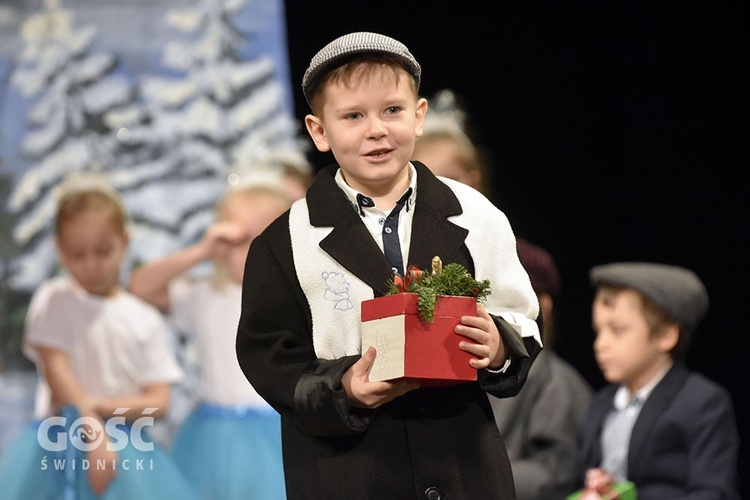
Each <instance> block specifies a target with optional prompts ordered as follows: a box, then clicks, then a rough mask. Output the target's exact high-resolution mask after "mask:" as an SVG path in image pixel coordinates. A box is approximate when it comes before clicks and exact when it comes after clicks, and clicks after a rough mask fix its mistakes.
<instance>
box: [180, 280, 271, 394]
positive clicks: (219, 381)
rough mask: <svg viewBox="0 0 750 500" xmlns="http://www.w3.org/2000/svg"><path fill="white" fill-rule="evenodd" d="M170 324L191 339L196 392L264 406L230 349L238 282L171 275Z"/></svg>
mask: <svg viewBox="0 0 750 500" xmlns="http://www.w3.org/2000/svg"><path fill="white" fill-rule="evenodd" d="M169 294H170V295H169V297H170V299H169V300H170V307H171V314H170V319H171V320H172V322H173V323H174V325H175V327H177V329H179V330H180V331H181V332H183V333H185V334H186V335H187V337H188V338H189V339H190V340H191V341H192V342H195V347H196V350H197V357H198V366H199V370H200V376H199V381H198V397H199V398H200V399H201V400H202V401H205V402H207V403H211V404H215V405H219V406H251V407H263V408H267V407H269V405H268V403H266V401H265V400H264V399H263V398H262V397H260V395H258V393H257V392H256V391H255V389H253V387H252V386H251V385H250V382H248V380H247V378H245V374H244V373H242V370H241V369H240V365H239V362H238V361H237V351H236V349H235V344H236V339H237V325H238V324H239V321H240V309H241V304H242V302H241V301H242V287H241V286H240V285H238V284H236V283H227V284H226V285H225V286H222V287H221V288H218V287H217V286H216V285H214V283H213V282H212V281H211V280H210V279H208V278H206V279H202V280H194V281H193V280H187V279H180V280H175V281H173V282H172V284H171V285H170V289H169Z"/></svg>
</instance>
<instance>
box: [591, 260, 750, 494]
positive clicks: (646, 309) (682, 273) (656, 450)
mask: <svg viewBox="0 0 750 500" xmlns="http://www.w3.org/2000/svg"><path fill="white" fill-rule="evenodd" d="M590 278H591V282H592V284H593V285H594V287H595V288H596V295H595V297H594V301H593V308H592V320H593V328H594V331H595V334H596V337H595V340H594V354H595V356H596V361H597V363H598V365H599V368H600V369H601V371H602V373H603V374H604V378H605V379H606V380H607V381H608V382H610V385H608V386H606V387H605V388H603V389H601V390H600V391H599V392H598V393H597V395H596V396H595V398H594V401H593V402H592V404H591V405H590V407H589V411H588V413H587V416H586V420H585V423H584V428H583V439H582V460H583V463H582V465H583V468H582V471H581V472H582V474H581V479H580V480H581V484H583V473H584V472H585V471H586V470H588V469H592V468H601V469H605V470H606V471H608V472H610V473H612V474H614V477H615V478H616V480H617V481H626V480H627V481H632V482H633V483H635V486H636V490H637V494H638V499H639V500H651V499H653V500H656V499H659V500H662V499H665V498H670V499H671V498H717V499H719V498H721V499H738V498H739V490H738V488H739V479H738V471H737V460H738V453H739V435H738V431H737V426H736V422H735V416H734V407H733V403H732V400H731V396H730V395H729V393H728V392H727V391H726V389H724V388H723V387H721V386H720V385H718V384H717V383H715V382H713V381H711V380H709V379H707V378H706V377H704V376H703V375H700V374H698V373H696V372H693V371H690V370H689V369H688V368H687V367H686V366H685V365H684V363H683V361H684V358H685V356H686V354H687V349H688V347H689V344H690V339H691V337H692V335H693V332H694V331H695V329H696V328H697V326H698V324H699V322H700V321H701V319H702V318H703V316H704V315H705V313H706V311H707V309H708V295H707V293H706V289H705V288H704V286H703V283H702V282H701V280H700V279H699V278H698V277H697V276H696V275H695V273H693V272H692V271H690V270H688V269H684V268H681V267H677V266H670V265H664V264H654V263H643V262H620V263H613V264H607V265H602V266H597V267H594V268H593V269H591V272H590Z"/></svg>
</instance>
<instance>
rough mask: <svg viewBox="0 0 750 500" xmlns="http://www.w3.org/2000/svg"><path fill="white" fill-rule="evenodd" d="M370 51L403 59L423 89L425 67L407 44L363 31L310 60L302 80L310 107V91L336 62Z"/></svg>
mask: <svg viewBox="0 0 750 500" xmlns="http://www.w3.org/2000/svg"><path fill="white" fill-rule="evenodd" d="M366 52H374V53H378V52H380V53H385V54H392V55H394V56H397V57H399V58H400V59H401V60H402V61H403V62H404V64H405V65H406V67H407V68H408V69H409V72H410V73H411V75H412V76H413V77H414V79H415V80H416V82H417V88H419V83H420V80H421V77H422V68H421V67H420V66H419V63H418V62H417V60H416V59H414V56H413V55H411V52H409V49H407V48H406V45H404V44H403V43H401V42H399V41H398V40H395V39H393V38H390V37H388V36H385V35H380V34H378V33H369V32H366V31H362V32H358V33H349V34H348V35H344V36H341V37H339V38H337V39H335V40H334V41H332V42H331V43H329V44H328V45H326V46H325V47H323V48H322V49H320V51H319V52H318V53H317V54H315V56H314V57H313V58H312V60H311V61H310V66H308V68H307V71H305V75H304V76H303V77H302V91H303V92H304V93H305V99H307V103H308V104H310V92H311V91H312V89H313V88H314V87H315V83H316V82H317V79H318V77H320V75H321V74H323V73H324V72H325V70H326V69H328V68H332V67H334V63H336V62H338V61H340V60H341V59H342V58H344V57H346V56H349V55H352V54H362V53H366Z"/></svg>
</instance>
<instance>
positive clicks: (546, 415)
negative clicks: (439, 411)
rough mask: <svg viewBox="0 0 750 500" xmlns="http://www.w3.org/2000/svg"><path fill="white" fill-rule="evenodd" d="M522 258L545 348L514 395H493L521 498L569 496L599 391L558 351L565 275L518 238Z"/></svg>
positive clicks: (536, 248)
mask: <svg viewBox="0 0 750 500" xmlns="http://www.w3.org/2000/svg"><path fill="white" fill-rule="evenodd" d="M518 256H519V257H520V259H521V264H523V267H524V268H525V269H526V271H527V272H528V273H529V277H530V278H531V285H532V286H533V287H534V290H535V291H536V293H537V296H538V297H539V308H540V309H541V311H542V317H543V318H544V334H543V337H542V339H543V340H544V350H543V351H542V352H540V353H539V356H537V359H536V360H535V361H534V365H533V366H532V367H531V371H530V372H529V378H528V379H527V380H526V383H525V384H524V386H523V389H521V392H520V393H518V396H516V397H514V398H503V399H499V398H496V397H493V396H490V403H491V404H492V410H493V411H494V413H495V420H496V421H497V426H498V428H499V429H500V434H502V436H503V438H504V440H505V446H506V447H507V448H508V456H509V457H510V463H511V465H512V467H513V480H514V482H515V484H516V493H517V495H518V500H548V499H555V498H564V497H565V495H566V494H568V493H570V492H571V491H573V489H574V488H575V486H576V484H577V483H578V475H577V473H578V468H577V463H578V445H579V437H580V430H581V426H582V425H583V418H584V416H585V414H586V410H587V409H588V406H589V403H590V402H591V397H592V394H593V390H592V388H591V386H590V385H589V384H588V382H586V380H585V379H584V378H583V377H582V376H581V374H580V373H579V372H578V371H577V370H576V369H575V368H574V367H573V366H571V365H570V363H568V362H567V361H565V360H564V359H563V358H561V357H560V356H558V355H557V353H555V351H554V350H553V349H554V340H555V327H556V324H557V322H556V319H557V318H556V315H555V314H554V313H555V301H556V300H557V299H558V298H559V294H560V288H561V287H560V275H559V272H558V269H557V266H556V264H555V261H554V260H553V259H552V256H551V255H550V254H549V252H547V251H546V250H545V249H543V248H541V247H539V246H537V245H534V244H532V243H530V242H528V241H526V240H524V239H522V238H518Z"/></svg>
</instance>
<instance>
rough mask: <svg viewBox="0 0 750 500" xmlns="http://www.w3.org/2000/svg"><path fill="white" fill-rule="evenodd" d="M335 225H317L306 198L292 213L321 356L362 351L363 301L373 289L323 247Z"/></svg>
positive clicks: (315, 343) (295, 245)
mask: <svg viewBox="0 0 750 500" xmlns="http://www.w3.org/2000/svg"><path fill="white" fill-rule="evenodd" d="M332 230H333V228H332V227H314V226H312V225H311V224H310V214H309V212H308V209H307V201H306V200H305V199H302V200H298V201H296V202H295V203H294V205H292V209H291V211H290V213H289V231H290V233H291V241H292V254H293V256H294V267H295V269H296V271H297V277H298V278H299V282H300V285H301V286H302V291H303V292H304V293H305V296H306V297H307V302H308V304H309V305H310V312H311V314H312V330H313V347H314V348H315V354H316V355H317V356H318V357H319V358H321V359H336V358H340V357H342V356H350V355H354V354H361V349H362V347H361V343H362V342H361V341H362V333H361V322H360V304H361V302H362V301H363V300H368V299H371V298H373V291H372V288H370V287H369V286H368V285H366V284H365V283H364V282H363V281H362V280H360V279H359V278H357V277H356V276H354V275H353V274H352V273H351V272H349V271H348V270H347V269H345V268H344V267H343V266H341V264H339V263H338V262H336V261H335V260H334V259H333V258H332V257H331V256H330V255H328V254H327V253H326V252H325V251H323V249H321V248H320V242H321V241H322V240H323V238H325V237H326V236H328V235H329V234H330V232H331V231H332Z"/></svg>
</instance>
